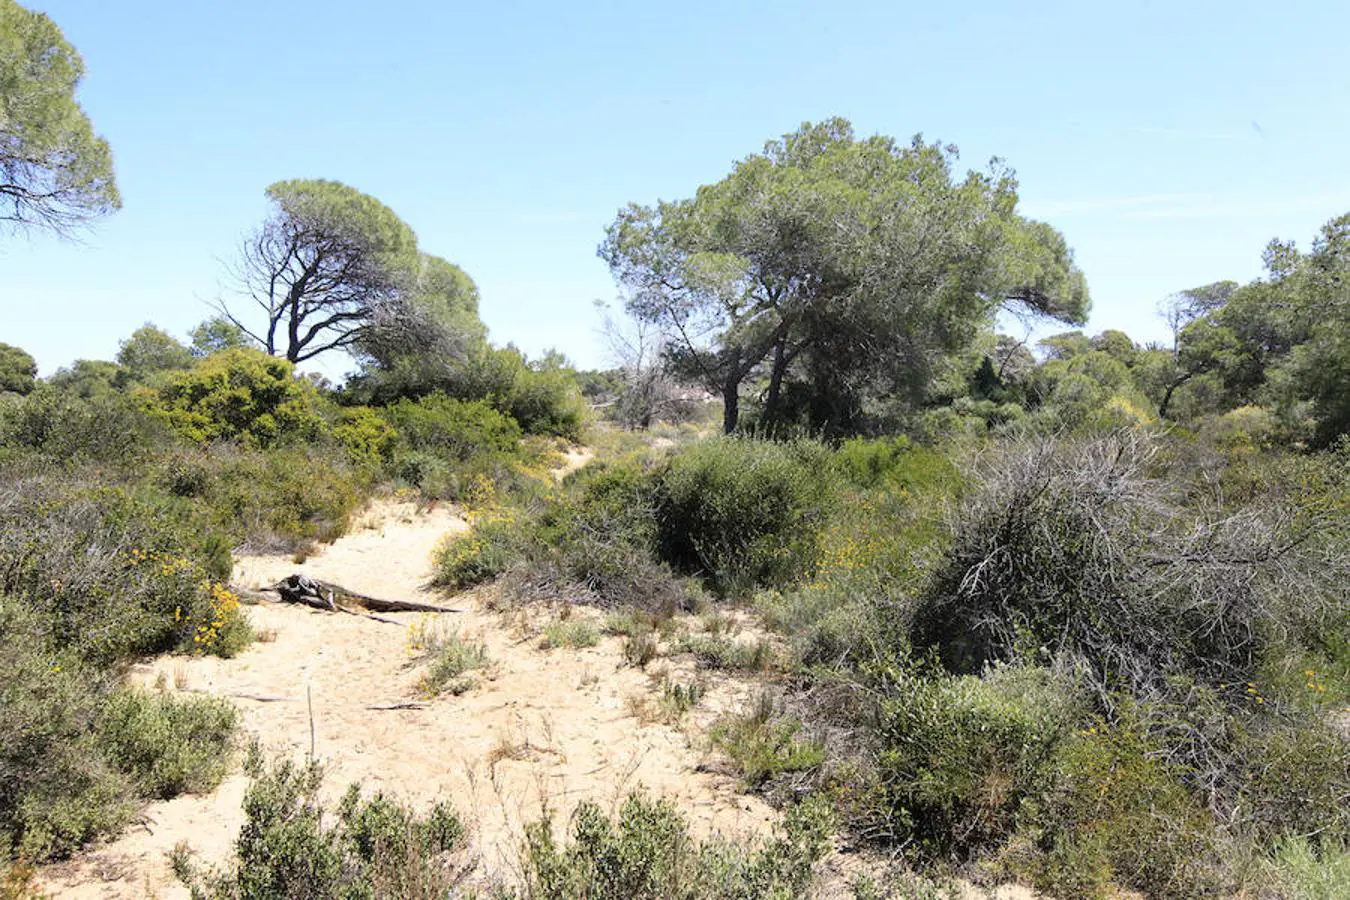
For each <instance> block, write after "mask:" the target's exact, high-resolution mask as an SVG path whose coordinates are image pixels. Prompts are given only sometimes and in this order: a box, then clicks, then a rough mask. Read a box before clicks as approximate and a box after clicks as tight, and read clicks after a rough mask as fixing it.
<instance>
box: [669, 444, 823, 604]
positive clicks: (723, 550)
mask: <svg viewBox="0 0 1350 900" xmlns="http://www.w3.org/2000/svg"><path fill="white" fill-rule="evenodd" d="M827 472H828V455H827V451H826V450H825V449H824V448H823V447H821V446H819V445H817V444H812V443H808V442H797V443H793V444H774V443H768V442H762V441H754V440H744V439H734V438H724V439H721V440H714V441H707V442H704V443H701V444H696V445H693V446H691V447H689V448H687V449H685V450H683V451H681V452H680V453H678V454H676V455H675V456H673V457H672V458H671V460H670V463H669V465H668V467H667V468H666V469H665V470H664V471H663V472H662V473H661V476H660V477H661V482H660V483H661V495H660V500H659V506H658V509H657V523H658V527H659V529H660V532H659V540H660V551H661V555H662V557H663V558H665V559H666V560H667V561H669V562H670V563H671V565H673V566H674V567H676V568H677V569H679V570H681V571H685V572H688V573H691V574H697V575H700V576H702V577H703V579H704V580H705V581H706V582H707V583H708V585H709V586H710V587H711V588H712V589H713V590H715V591H717V592H718V593H719V594H722V595H724V596H726V595H732V594H738V593H744V592H746V591H749V590H751V589H753V588H754V587H756V586H765V587H772V586H780V585H787V584H791V583H792V582H793V581H794V580H795V579H797V578H798V577H800V576H801V575H803V574H805V573H808V572H810V571H812V569H814V567H815V565H816V562H817V559H818V557H819V555H820V537H821V533H822V531H823V530H824V527H825V523H826V519H827V516H828V515H829V513H830V512H831V510H832V503H833V501H834V492H833V486H832V485H831V484H830V482H829V480H828V478H827V477H825V476H826V473H827Z"/></svg>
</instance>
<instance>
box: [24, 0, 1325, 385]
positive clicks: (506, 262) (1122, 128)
mask: <svg viewBox="0 0 1350 900" xmlns="http://www.w3.org/2000/svg"><path fill="white" fill-rule="evenodd" d="M25 5H29V6H31V7H32V8H36V9H40V10H42V11H44V12H46V13H48V14H49V15H50V16H51V17H52V18H53V19H54V20H55V21H56V23H57V24H58V25H59V26H60V27H61V28H62V30H63V31H64V33H65V35H66V37H67V39H68V40H70V41H71V42H72V43H73V44H74V45H75V46H76V48H77V49H78V50H79V51H80V52H81V53H82V55H83V56H84V59H85V63H86V66H87V69H88V74H87V76H86V79H85V81H84V83H83V85H82V87H81V92H80V98H81V101H82V102H83V104H84V106H85V109H86V110H87V111H88V113H89V115H90V117H91V118H92V119H93V121H94V124H95V127H96V129H97V130H98V131H99V132H100V133H102V134H103V135H104V136H105V137H107V138H108V140H109V141H110V142H111V144H112V147H113V151H114V154H115V157H116V166H117V177H118V183H119V186H120V187H121V190H122V193H123V197H124V202H125V207H124V209H123V210H122V211H121V212H119V213H118V214H116V215H115V216H112V217H110V218H108V219H106V220H104V221H102V222H100V223H98V224H97V225H96V227H95V228H94V229H93V230H92V231H90V232H88V233H87V234H85V235H83V236H82V238H81V239H80V241H79V242H68V241H61V240H58V239H54V238H51V237H48V236H44V235H38V234H33V235H30V236H27V237H25V236H12V235H0V341H6V342H9V343H14V344H18V345H20V346H22V347H24V348H26V349H28V350H29V351H30V352H31V353H33V354H34V355H35V356H36V357H37V358H38V361H39V364H40V367H41V369H42V371H43V373H44V374H48V373H50V372H52V371H53V370H54V369H55V368H56V367H58V366H60V365H65V364H68V363H69V362H70V361H72V360H74V359H76V358H80V357H86V358H110V357H111V356H112V355H113V354H115V353H116V350H117V343H118V341H119V339H121V338H124V337H125V336H126V335H127V334H129V333H130V332H131V331H132V330H133V329H135V328H136V327H137V326H139V325H140V324H141V323H143V322H145V321H153V322H155V323H156V324H158V325H160V326H162V327H164V328H166V329H168V330H170V331H171V332H174V333H176V334H180V335H181V334H183V333H185V332H186V330H187V329H188V328H190V327H191V326H192V325H193V324H195V323H197V322H199V321H200V320H202V319H203V318H205V317H207V316H208V315H209V314H210V312H211V310H210V308H209V304H210V302H211V301H212V300H213V299H214V298H216V297H217V296H220V295H221V294H222V292H223V291H224V290H225V289H226V287H227V285H226V283H225V278H224V268H225V267H224V263H225V262H228V261H229V260H230V259H231V258H233V256H234V251H235V247H236V246H237V244H238V241H239V239H240V237H241V236H242V235H243V234H245V233H246V232H247V231H248V230H250V229H251V228H252V227H254V226H255V225H256V224H257V223H258V222H259V221H261V219H262V217H263V216H264V215H265V214H266V212H267V204H266V201H265V199H264V196H263V190H264V188H265V187H266V186H267V185H268V184H270V183H272V182H273V181H276V180H280V179H284V178H298V177H323V178H335V179H338V180H341V181H344V182H347V183H348V184H351V185H353V186H354V187H357V188H359V189H360V190H363V191H366V192H367V193H370V194H373V195H374V196H376V197H378V198H380V199H381V200H382V201H384V202H385V203H386V204H388V205H389V206H391V207H392V208H393V209H394V210H395V211H396V212H398V213H399V214H400V215H401V216H402V217H403V218H404V219H405V220H406V221H407V222H408V223H409V224H410V225H412V227H413V228H414V229H415V230H416V232H417V234H418V238H419V242H420V244H421V246H422V248H423V249H424V250H426V251H428V252H431V253H435V254H437V255H440V256H443V257H445V258H447V259H450V260H452V261H454V262H457V263H459V264H460V265H462V266H463V267H464V268H465V269H466V270H467V271H468V272H469V273H470V275H472V276H473V277H474V279H475V280H476V281H477V282H478V285H479V288H480V289H481V291H482V295H483V304H482V309H481V312H482V315H483V318H484V320H485V321H486V322H487V324H488V327H489V329H490V332H491V337H492V339H493V340H494V341H495V342H498V343H504V342H507V341H512V342H515V343H516V344H518V345H519V346H521V347H522V348H524V349H525V350H527V351H529V352H531V353H534V352H538V351H540V350H542V349H543V348H545V347H550V346H556V347H558V348H559V349H562V350H563V351H565V352H566V353H568V354H569V355H570V356H571V357H572V358H573V359H575V360H577V361H578V362H579V363H581V364H583V365H600V364H603V363H604V362H605V359H604V350H603V346H602V342H601V341H600V340H599V339H598V338H597V336H596V334H595V329H596V327H597V325H598V317H597V315H596V313H595V311H594V309H593V307H592V301H594V300H595V299H605V300H609V299H612V298H613V297H614V295H615V290H614V287H613V284H612V282H611V280H610V277H609V274H608V272H607V270H606V268H605V267H604V265H603V263H601V262H600V261H599V260H598V259H597V258H596V256H595V248H596V245H597V243H598V242H599V241H600V239H601V237H602V235H603V229H604V226H605V225H606V224H607V223H608V222H609V221H611V220H612V219H613V216H614V214H615V212H616V210H617V209H618V208H619V207H620V206H621V205H623V204H625V203H627V202H629V201H636V202H641V203H649V202H652V201H654V200H656V199H657V198H666V199H674V198H678V197H684V196H689V195H690V194H692V192H693V191H694V189H695V188H696V187H697V186H698V185H700V184H703V183H707V182H711V181H715V180H717V179H718V178H720V177H721V176H723V175H724V174H725V173H726V172H727V171H728V169H729V168H730V165H731V163H732V162H733V161H734V160H736V159H738V158H741V157H743V156H746V155H748V154H750V153H753V152H756V151H757V150H758V149H759V148H760V147H761V146H762V144H763V142H764V141H765V140H766V139H768V138H770V137H774V136H777V135H779V134H782V133H783V132H786V131H790V130H792V129H793V128H795V127H796V126H797V125H798V124H799V123H800V122H802V121H804V120H815V119H821V118H825V117H828V116H831V115H843V116H846V117H848V118H850V119H852V120H853V122H854V125H855V127H856V128H857V130H858V131H859V132H861V133H876V132H880V133H884V134H891V135H895V136H897V137H901V138H908V137H909V136H910V135H912V134H914V133H916V132H923V134H924V135H925V136H926V137H927V138H930V139H941V140H943V141H950V142H952V143H955V144H957V145H958V146H959V147H960V148H961V157H962V162H963V163H964V164H966V165H968V166H971V167H975V168H979V167H983V166H984V164H985V163H986V161H987V160H988V158H989V157H990V156H993V155H999V156H1002V157H1004V158H1006V159H1007V160H1008V162H1009V163H1010V164H1011V165H1012V166H1013V167H1014V168H1016V169H1017V171H1018V174H1019V177H1020V181H1021V196H1022V207H1021V208H1022V211H1023V212H1024V213H1025V214H1027V215H1031V216H1034V217H1037V218H1043V219H1045V220H1047V221H1049V222H1051V223H1052V224H1054V225H1055V226H1056V227H1058V228H1060V229H1061V230H1062V231H1063V232H1064V233H1065V235H1066V236H1067V238H1068V240H1069V243H1070V245H1071V246H1072V247H1074V248H1075V251H1076V254H1077V260H1078V262H1079V264H1080V265H1081V266H1082V268H1083V269H1084V271H1085V272H1086V274H1087V277H1088V283H1089V286H1090V288H1091V290H1092V294H1093V299H1094V311H1093V316H1092V320H1091V323H1090V326H1089V330H1091V331H1097V330H1101V329H1104V328H1121V329H1124V330H1125V331H1127V332H1129V333H1130V334H1131V335H1132V336H1134V337H1135V338H1136V339H1140V340H1145V339H1160V338H1162V337H1164V334H1165V330H1164V328H1163V326H1162V324H1161V323H1160V322H1159V321H1158V320H1157V319H1156V317H1155V315H1154V309H1155V306H1156V304H1157V302H1158V301H1159V300H1160V299H1162V298H1163V297H1164V296H1166V295H1167V294H1168V293H1171V292H1173V291H1176V290H1179V289H1182V288H1186V287H1191V286H1195V285H1198V284H1203V283H1207V282H1210V281H1214V280H1218V279H1222V278H1233V279H1236V280H1240V281H1245V280H1248V279H1251V278H1254V277H1256V276H1258V275H1259V274H1260V256H1261V250H1262V248H1263V246H1264V245H1265V243H1266V242H1267V241H1268V240H1269V239H1270V238H1272V237H1276V236H1279V237H1283V238H1292V239H1296V240H1298V241H1299V243H1300V245H1301V246H1305V247H1306V246H1307V243H1308V241H1309V240H1310V239H1311V238H1312V236H1313V234H1314V233H1315V232H1316V230H1317V228H1318V227H1319V226H1320V225H1321V224H1322V223H1323V222H1324V221H1326V220H1327V219H1329V218H1331V217H1332V216H1335V215H1338V214H1340V213H1344V212H1346V211H1350V165H1347V159H1348V158H1350V157H1347V152H1348V151H1347V148H1350V116H1347V114H1346V113H1347V102H1346V98H1347V97H1350V65H1347V56H1348V55H1350V37H1347V36H1348V35H1350V4H1346V3H1344V2H1343V0H1326V2H1299V0H1294V2H1287V3H1285V4H1273V3H1269V2H1260V3H1257V2H1245V0H1227V2H1185V0H1178V2H1129V3H1117V4H1110V5H1107V4H1095V3H1084V2H1081V0H1076V2H1064V3H1061V2H1034V0H1033V2H1032V3H1020V4H1013V3H1007V2H1003V3H986V2H973V3H972V2H968V3H964V4H956V5H944V4H935V3H927V4H914V3H897V2H834V3H793V2H784V0H780V2H773V3H760V2H753V3H751V2H737V0H722V2H715V3H710V2H701V0H700V2H682V3H678V4H667V3H656V2H652V3H633V2H583V0H574V2H569V3H513V2H499V3H481V4H468V3H449V2H446V3H434V2H400V0H392V2H386V3H367V2H362V3H350V2H336V0H327V2H309V0H304V2H301V0H270V2H255V0H236V2H231V3H214V2H204V0H202V2H197V0H182V2H171V0H158V2H145V0H119V2H116V3H112V2H107V0H27V2H26V4H25ZM326 368H328V369H329V371H330V374H340V373H341V372H342V371H343V370H344V369H345V368H346V366H345V364H344V363H343V362H342V361H334V362H333V363H332V364H330V365H329V366H327V367H326Z"/></svg>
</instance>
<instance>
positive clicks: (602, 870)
mask: <svg viewBox="0 0 1350 900" xmlns="http://www.w3.org/2000/svg"><path fill="white" fill-rule="evenodd" d="M830 820H831V817H830V814H829V811H828V809H827V808H826V807H825V806H824V804H820V803H816V802H807V803H805V804H802V805H800V806H797V807H793V808H792V809H791V810H789V811H788V814H787V816H786V817H785V819H784V822H783V827H782V833H781V835H780V836H778V837H776V838H775V839H773V840H771V841H767V842H763V843H757V844H750V845H748V846H738V845H736V844H733V843H729V842H727V841H725V840H721V839H717V838H712V839H709V840H707V841H703V842H700V841H697V840H695V839H694V838H693V837H692V836H691V835H690V834H689V826H688V824H687V823H686V822H685V820H684V818H683V817H682V816H681V815H680V813H679V811H678V810H676V808H675V807H674V805H673V804H671V803H670V802H669V801H666V800H651V799H649V798H648V797H646V796H645V795H643V794H640V793H635V794H630V795H629V797H628V799H627V800H626V801H624V804H623V806H622V807H621V808H620V809H619V811H618V813H617V814H616V815H615V816H614V818H613V819H610V818H609V817H607V816H606V815H605V814H604V812H603V811H602V810H601V809H600V807H599V806H597V805H596V804H594V803H589V802H588V803H582V804H581V805H580V806H579V807H578V808H577V810H576V812H575V813H574V814H573V816H572V833H571V839H570V840H569V841H568V842H567V843H566V844H562V845H560V844H559V843H558V841H557V839H556V838H555V837H554V835H553V825H552V822H551V821H549V820H547V819H545V820H543V821H541V822H537V823H534V824H532V825H530V826H529V827H528V828H527V831H526V848H525V859H524V879H525V891H524V896H527V897H530V898H531V900H572V898H575V897H587V898H590V900H704V898H713V897H744V898H783V900H786V898H790V897H801V896H805V895H806V894H807V893H808V891H809V889H810V887H811V883H812V876H813V869H814V866H815V864H816V863H817V862H818V861H819V860H820V859H821V858H822V857H823V856H824V855H825V852H826V850H827V849H828V846H829V839H830V833H831V828H832V825H831V821H830Z"/></svg>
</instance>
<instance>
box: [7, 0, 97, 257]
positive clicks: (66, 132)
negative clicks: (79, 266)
mask: <svg viewBox="0 0 1350 900" xmlns="http://www.w3.org/2000/svg"><path fill="white" fill-rule="evenodd" d="M83 76H84V62H83V61H82V60H81V59H80V55H79V54H78V53H76V52H75V48H74V47H72V46H71V45H70V44H69V43H67V42H66V40H65V38H64V37H62V35H61V30H60V29H59V28H57V27H56V24H55V23H54V22H52V20H51V19H50V18H48V17H47V16H46V15H44V14H42V13H39V12H33V11H30V10H27V9H24V8H23V7H22V6H20V5H19V4H18V3H16V2H14V0H0V122H4V135H5V140H4V142H3V146H0V197H3V198H4V204H3V210H0V222H10V223H12V224H14V225H16V226H41V227H45V228H50V229H52V230H54V231H58V232H64V231H68V230H70V229H72V228H74V227H76V226H78V225H80V224H82V223H84V222H86V221H88V220H91V219H94V218H96V217H98V216H102V215H105V214H107V213H109V212H112V211H113V210H116V209H118V208H120V207H121V205H122V200H121V197H120V196H118V193H117V185H116V184H115V183H114V181H113V165H112V152H111V151H110V150H109V149H108V143H107V141H105V140H103V139H102V138H100V137H98V136H97V135H95V134H94V130H93V126H92V125H91V124H90V122H89V118H88V117H87V116H86V115H85V114H84V110H82V109H81V108H80V106H79V104H78V103H77V102H76V101H75V89H76V87H77V86H78V85H79V83H80V79H81V78H82V77H83Z"/></svg>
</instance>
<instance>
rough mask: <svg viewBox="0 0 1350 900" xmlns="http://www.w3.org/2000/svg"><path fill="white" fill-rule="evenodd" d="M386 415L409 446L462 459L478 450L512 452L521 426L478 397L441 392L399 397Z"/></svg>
mask: <svg viewBox="0 0 1350 900" xmlns="http://www.w3.org/2000/svg"><path fill="white" fill-rule="evenodd" d="M385 415H386V416H387V417H388V419H389V421H390V422H391V423H392V424H393V426H394V428H395V429H396V430H397V431H398V435H399V443H400V444H401V445H402V447H405V448H407V449H409V450H420V451H423V452H426V453H432V454H434V455H436V456H439V457H441V458H443V459H449V460H454V461H456V462H465V461H467V460H469V459H470V458H472V457H474V456H476V455H479V454H487V455H493V454H501V453H512V452H514V451H515V449H516V447H517V445H518V444H519V442H520V426H518V425H517V424H516V423H515V422H514V421H513V420H512V419H511V418H510V417H508V416H504V415H502V414H501V413H499V412H497V411H496V410H495V409H493V408H492V407H490V406H488V405H487V404H486V403H483V402H481V401H474V402H464V401H462V400H456V399H454V398H452V397H447V396H445V395H444V394H431V395H430V396H427V397H423V398H422V399H420V400H406V399H405V400H400V401H398V402H397V403H395V404H393V405H391V406H390V407H388V409H387V410H386V411H385Z"/></svg>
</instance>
